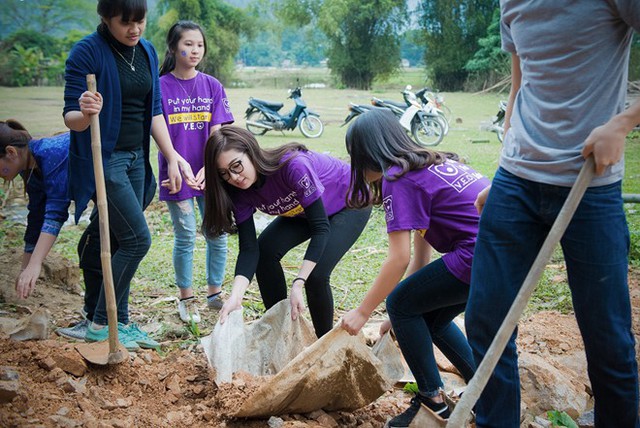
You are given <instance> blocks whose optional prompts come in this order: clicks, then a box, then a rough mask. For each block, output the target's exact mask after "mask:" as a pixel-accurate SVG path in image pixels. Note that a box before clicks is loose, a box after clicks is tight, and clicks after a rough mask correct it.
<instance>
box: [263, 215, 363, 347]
mask: <svg viewBox="0 0 640 428" xmlns="http://www.w3.org/2000/svg"><path fill="white" fill-rule="evenodd" d="M370 215H371V207H367V208H363V209H357V210H351V209H345V210H342V211H340V212H338V213H336V214H334V215H332V216H330V217H329V224H330V226H331V235H330V237H329V240H328V242H327V246H326V247H325V249H324V252H323V253H322V256H321V257H320V260H318V263H317V264H316V266H315V268H314V269H313V271H312V272H311V275H309V278H307V282H306V283H305V291H306V294H307V304H308V305H309V313H310V314H311V320H312V321H313V327H314V329H315V331H316V335H317V336H318V337H321V336H322V335H324V334H325V333H327V332H328V331H329V330H331V328H332V327H333V294H332V293H331V283H330V279H331V272H333V268H334V267H335V266H336V265H337V264H338V262H339V261H340V259H341V258H342V256H344V255H345V253H346V252H347V251H349V249H350V248H351V246H352V245H353V244H354V243H355V242H356V240H357V239H358V237H359V236H360V234H361V233H362V231H363V230H364V227H365V226H366V224H367V221H368V220H369V216H370ZM310 237H311V233H310V228H309V223H308V222H307V220H306V219H305V218H296V217H277V218H276V219H275V220H273V221H272V222H271V224H269V226H267V228H266V229H265V230H264V231H263V232H262V233H261V234H260V236H259V237H258V245H259V246H260V260H259V262H258V268H257V270H256V279H257V280H258V285H259V287H260V294H261V295H262V301H263V302H264V306H265V307H266V308H267V309H269V308H270V307H272V306H273V305H275V304H276V303H278V302H279V301H281V300H284V299H286V298H287V282H286V280H285V277H284V271H283V270H282V266H281V265H280V260H282V258H283V257H284V256H285V254H287V252H288V251H289V250H290V249H292V248H294V247H296V246H298V245H300V244H301V243H303V242H305V241H306V240H308V239H309V238H310Z"/></svg>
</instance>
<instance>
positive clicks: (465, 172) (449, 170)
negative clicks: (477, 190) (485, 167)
mask: <svg viewBox="0 0 640 428" xmlns="http://www.w3.org/2000/svg"><path fill="white" fill-rule="evenodd" d="M429 171H431V172H432V173H433V174H434V175H435V176H436V177H438V178H440V179H441V180H442V181H444V182H445V183H447V184H448V185H449V186H451V187H453V189H454V190H455V191H456V192H458V193H460V192H462V191H463V190H464V189H466V188H467V187H469V186H470V185H471V184H473V183H475V182H476V181H478V180H480V179H481V178H482V174H480V173H478V172H476V171H474V170H472V169H471V168H469V167H468V166H466V165H462V164H459V163H451V162H446V163H443V164H440V165H431V166H429Z"/></svg>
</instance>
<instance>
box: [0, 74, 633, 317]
mask: <svg viewBox="0 0 640 428" xmlns="http://www.w3.org/2000/svg"><path fill="white" fill-rule="evenodd" d="M261 73H262V74H260V72H258V71H252V70H243V71H242V72H241V73H239V75H238V80H237V81H236V82H244V83H236V84H235V85H230V86H229V87H228V88H227V94H228V96H229V98H230V102H231V107H232V111H233V114H234V116H235V118H236V124H237V125H239V126H244V110H245V109H246V107H247V100H248V98H249V97H250V96H253V97H256V98H261V99H266V100H270V101H280V102H284V103H285V107H284V109H283V110H287V109H289V108H291V107H292V106H293V102H292V101H291V100H287V99H286V97H287V88H289V87H293V86H295V84H296V79H297V78H299V81H300V84H302V85H306V84H310V83H324V82H328V80H326V79H330V77H329V76H328V73H327V72H326V70H312V71H309V70H306V71H291V70H289V71H287V70H273V71H269V72H265V71H262V72H261ZM323 79H324V80H323ZM422 79H423V76H422V73H421V72H420V71H419V70H410V71H407V72H406V73H404V74H402V75H399V76H397V77H395V78H394V79H393V81H392V82H391V83H386V84H379V85H375V86H374V89H373V90H371V91H358V90H350V89H326V88H325V89H303V90H302V97H303V99H304V100H305V101H306V103H307V105H308V106H309V108H310V109H312V110H315V111H316V112H318V113H319V114H320V116H321V118H322V120H323V122H324V123H325V132H324V134H323V135H322V136H321V137H320V138H317V139H306V138H305V137H304V136H303V135H302V134H301V133H300V131H299V130H298V129H296V130H294V131H286V132H285V133H284V134H283V133H280V132H273V131H271V132H268V133H267V134H266V135H264V136H261V137H258V140H259V141H260V143H261V144H262V145H264V146H267V147H269V146H277V145H280V144H282V143H285V142H290V141H299V142H303V143H305V144H307V146H308V147H309V148H310V149H312V150H316V151H321V152H328V153H331V154H333V155H335V156H338V157H341V158H347V153H346V150H345V147H344V135H345V132H346V128H343V127H340V125H341V123H342V121H343V120H344V118H345V117H346V115H347V106H348V104H349V102H355V103H368V102H369V100H370V98H371V96H372V95H375V96H377V97H379V98H389V99H395V100H397V101H401V99H402V98H401V95H400V91H401V90H402V89H403V87H404V85H405V84H407V83H410V84H412V85H413V86H414V88H416V89H418V88H420V87H421V85H422ZM443 95H444V98H445V102H446V104H447V105H448V106H449V107H450V109H451V110H452V112H453V116H454V118H455V120H454V121H453V122H452V124H451V131H450V133H449V135H447V136H446V137H445V139H444V141H443V142H442V143H441V144H440V145H439V146H438V147H437V148H438V149H441V150H446V151H452V152H456V153H458V155H460V156H461V157H462V158H463V159H464V160H465V161H466V162H467V163H468V164H470V165H471V166H472V167H473V168H475V169H476V170H478V171H480V172H482V173H483V174H485V175H486V176H488V177H492V176H493V174H494V171H495V170H496V168H497V162H498V158H499V154H500V149H501V145H500V143H499V142H498V140H497V138H496V135H495V134H494V133H491V132H489V131H487V130H486V127H487V126H488V125H489V124H490V123H491V120H492V117H493V116H494V114H495V113H496V111H497V107H498V101H499V100H500V99H502V98H504V97H505V96H506V95H505V94H479V95H474V94H468V93H444V94H443ZM0 100H2V102H1V103H0V120H4V119H7V118H15V119H17V120H19V121H21V122H22V123H23V124H24V125H25V126H26V127H27V129H28V130H29V131H30V132H31V133H32V134H33V135H34V136H45V135H51V134H53V133H55V132H58V131H65V127H64V123H63V121H62V107H63V90H62V88H60V87H42V88H35V87H29V88H5V87H0ZM154 163H155V162H153V161H152V164H154ZM626 167H627V172H626V178H625V181H624V192H626V193H640V180H639V178H640V177H639V176H640V134H638V133H635V134H634V135H633V136H632V138H629V141H628V144H627V149H626ZM626 208H627V213H628V219H629V223H630V229H631V231H632V254H634V253H633V252H634V251H635V259H636V261H635V262H634V263H637V260H638V259H639V258H640V256H638V254H639V253H640V250H639V247H640V243H639V241H640V214H639V213H638V207H637V205H633V204H628V205H627V207H626ZM147 218H148V222H149V225H150V229H151V231H152V236H153V245H152V249H151V251H150V253H149V254H148V256H147V257H146V258H145V260H144V261H143V263H142V265H141V266H140V270H139V273H138V275H137V276H136V278H135V280H134V281H135V282H134V287H136V288H138V289H140V290H144V291H145V292H146V293H150V294H152V295H162V294H167V293H174V291H175V290H174V285H173V268H172V262H171V255H170V254H171V250H172V248H173V233H172V227H171V222H170V219H169V216H168V212H167V210H166V207H165V206H164V204H161V203H157V204H154V205H152V208H151V209H150V210H148V212H147ZM0 221H1V223H0V224H1V225H2V227H1V229H0V246H1V248H2V251H6V249H7V248H9V247H16V248H19V247H20V246H21V243H20V239H21V237H22V233H7V231H8V230H9V228H11V227H12V226H13V225H11V224H9V222H8V220H0ZM84 227H85V225H80V226H73V225H71V226H67V227H65V228H64V229H63V232H62V233H61V236H60V238H59V239H58V242H57V244H56V247H55V249H56V250H57V251H58V252H60V253H63V254H65V255H66V256H68V257H69V258H71V259H72V260H77V256H76V254H75V246H76V244H77V240H78V238H79V235H80V233H81V232H82V229H83V228H84ZM201 240H202V238H201ZM229 242H230V250H229V251H230V253H229V263H228V265H227V276H226V280H227V282H228V281H229V280H230V279H231V275H232V273H233V270H234V265H235V256H236V254H237V241H236V239H235V238H232V239H230V241H229ZM204 255H205V251H204V242H199V243H198V247H197V250H196V260H195V266H196V270H197V273H196V276H195V281H196V284H203V281H204V279H205V274H204ZM302 255H303V249H296V250H294V251H292V252H291V253H290V254H289V255H288V256H287V257H286V258H285V260H284V264H285V269H286V270H287V272H290V273H291V275H292V276H291V278H293V275H295V273H296V272H297V264H298V263H299V262H300V260H301V258H302ZM385 255H386V232H385V225H384V219H383V216H382V213H381V211H380V210H379V209H376V210H374V214H373V216H372V218H371V221H370V223H369V226H368V227H367V229H366V230H365V232H364V233H363V235H362V236H361V237H360V239H359V240H358V242H357V243H356V245H355V247H354V248H353V250H352V251H351V252H350V253H349V254H348V255H347V256H346V257H345V258H344V259H343V260H342V262H341V263H340V264H339V266H338V268H337V269H336V271H334V277H333V278H334V279H333V285H334V298H335V302H336V308H337V309H338V310H344V309H350V308H352V307H354V306H355V305H356V304H357V303H358V302H359V301H360V299H361V298H362V296H363V294H364V293H365V292H366V290H367V289H368V287H369V286H370V284H371V282H372V281H373V279H374V278H375V275H376V274H377V272H378V269H379V266H380V264H381V263H382V261H383V260H384V257H385ZM561 260H562V255H561V253H560V252H559V251H558V252H557V254H556V256H554V259H553V260H552V265H557V266H559V265H560V264H561V263H559V262H561ZM551 269H554V268H551ZM555 269H559V270H560V271H562V269H561V267H557V268H555ZM557 273H558V272H557V271H555V270H549V271H548V272H547V273H546V274H545V275H544V277H543V279H542V281H541V285H540V287H539V289H538V291H537V292H536V295H535V298H534V299H533V300H532V303H531V307H530V310H536V309H537V308H552V309H559V310H562V311H567V310H570V308H571V303H570V299H568V289H567V286H566V283H565V282H564V281H558V275H557ZM251 290H252V291H251V292H252V293H254V294H257V287H252V288H251ZM227 291H228V290H227ZM259 300H260V299H257V298H255V299H248V301H247V304H248V305H255V309H261V303H259Z"/></svg>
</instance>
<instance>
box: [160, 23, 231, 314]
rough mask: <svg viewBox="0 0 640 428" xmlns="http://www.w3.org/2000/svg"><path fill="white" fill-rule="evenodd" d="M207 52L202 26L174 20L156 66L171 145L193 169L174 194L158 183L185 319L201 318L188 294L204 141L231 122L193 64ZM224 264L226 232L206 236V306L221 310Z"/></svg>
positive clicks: (224, 104)
mask: <svg viewBox="0 0 640 428" xmlns="http://www.w3.org/2000/svg"><path fill="white" fill-rule="evenodd" d="M206 52H207V42H206V39H205V37H204V32H203V31H202V28H201V27H200V26H199V25H198V24H196V23H195V22H192V21H178V22H177V23H176V24H174V25H173V26H172V27H171V28H170V29H169V32H168V33H167V52H166V54H165V59H164V63H163V64H162V68H161V69H160V76H161V77H160V87H161V88H162V111H163V114H164V118H165V120H166V121H167V128H168V129H169V135H170V136H171V143H172V144H173V147H174V149H175V150H176V151H177V152H178V153H179V154H180V155H181V156H182V157H183V158H184V159H185V160H186V161H187V162H189V165H191V169H192V170H193V172H194V173H196V177H195V180H196V182H195V185H194V186H182V188H181V189H180V190H179V191H178V192H175V193H171V192H169V189H168V188H166V187H160V200H161V201H165V202H166V203H167V207H168V208H169V214H170V215H171V222H172V223H173V232H174V235H175V238H174V245H173V266H174V269H175V281H176V285H177V286H178V289H179V292H180V300H179V302H178V313H179V315H180V319H181V320H182V321H184V322H187V323H188V322H191V321H194V322H200V314H199V311H198V305H197V301H196V299H195V298H194V295H193V287H192V284H193V250H194V248H195V244H196V232H197V226H196V205H197V207H198V210H199V211H200V214H201V215H203V212H204V192H203V188H204V184H203V183H204V145H205V143H206V141H207V139H208V138H209V136H210V135H211V134H212V133H213V131H215V130H216V129H218V128H220V126H222V125H223V124H227V123H232V122H233V115H232V114H231V110H230V108H229V101H228V99H227V94H226V93H225V91H224V87H223V86H222V84H221V83H220V82H219V81H218V80H217V79H216V78H215V77H213V76H209V75H208V74H205V73H202V72H199V71H198V70H197V69H196V67H197V66H198V64H200V62H201V61H202V59H203V58H204V55H205V54H206ZM158 163H159V171H158V175H159V177H160V181H161V182H165V183H166V182H167V180H168V178H169V175H168V163H167V160H166V158H165V157H164V156H163V155H162V153H158ZM226 262H227V235H221V236H219V237H217V238H215V239H208V240H207V253H206V278H207V287H208V290H207V307H208V308H209V309H213V310H219V309H220V308H222V300H221V299H220V292H221V287H222V280H223V279H224V270H225V265H226Z"/></svg>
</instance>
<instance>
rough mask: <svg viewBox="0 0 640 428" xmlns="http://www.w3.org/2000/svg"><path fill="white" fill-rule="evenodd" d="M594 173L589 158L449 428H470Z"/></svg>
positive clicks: (592, 164) (448, 424)
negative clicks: (474, 410)
mask: <svg viewBox="0 0 640 428" xmlns="http://www.w3.org/2000/svg"><path fill="white" fill-rule="evenodd" d="M594 172H595V163H594V160H593V156H589V157H588V158H587V160H586V161H585V163H584V165H583V166H582V169H581V170H580V173H579V174H578V178H577V179H576V182H575V183H574V185H573V187H572V188H571V191H570V192H569V196H567V200H566V201H565V202H564V205H563V206H562V209H561V210H560V213H559V214H558V217H557V218H556V220H555V221H554V222H553V226H551V230H550V231H549V234H548V235H547V238H546V239H545V241H544V243H543V244H542V247H541V248H540V252H539V253H538V256H537V257H536V259H535V260H534V262H533V265H531V269H530V270H529V273H528V274H527V277H526V278H525V280H524V283H523V284H522V287H521V288H520V291H519V292H518V295H517V296H516V298H515V299H514V301H513V303H512V305H511V309H509V312H508V313H507V315H506V316H505V318H504V321H503V322H502V325H501V326H500V329H499V330H498V332H497V333H496V336H495V337H494V338H493V342H491V346H489V349H488V350H487V353H486V354H485V356H484V358H483V359H482V362H481V363H480V366H479V367H478V370H476V373H475V375H474V376H473V378H472V379H471V381H470V382H469V385H467V388H466V389H465V391H464V394H462V397H461V398H460V401H459V402H458V404H457V405H456V408H455V409H454V411H453V413H452V414H451V417H450V418H449V422H448V423H447V427H451V428H460V427H464V426H466V425H465V424H466V422H467V420H468V418H469V416H470V412H471V409H472V408H473V406H474V405H475V403H476V401H478V398H480V394H481V393H482V390H483V389H484V387H485V386H486V385H487V382H488V381H489V377H491V373H493V370H494V369H495V368H496V364H497V363H498V360H499V359H500V356H501V355H502V353H503V352H504V348H505V347H506V346H507V342H508V341H509V338H510V337H511V335H512V334H513V331H514V330H515V328H516V326H517V325H518V320H519V319H520V316H521V315H522V312H523V311H524V309H525V308H526V306H527V303H528V302H529V298H530V297H531V294H532V293H533V290H534V289H535V288H536V285H537V284H538V280H539V279H540V276H541V275H542V273H543V272H544V269H545V267H546V265H547V263H548V262H549V259H550V258H551V256H552V254H553V251H554V249H555V248H556V245H558V242H560V239H561V238H562V235H564V232H565V231H566V230H567V226H568V225H569V222H571V219H572V218H573V214H574V213H575V212H576V209H577V208H578V204H579V203H580V201H581V200H582V196H583V195H584V192H585V191H586V190H587V187H588V186H589V183H591V179H592V178H593V175H594Z"/></svg>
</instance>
